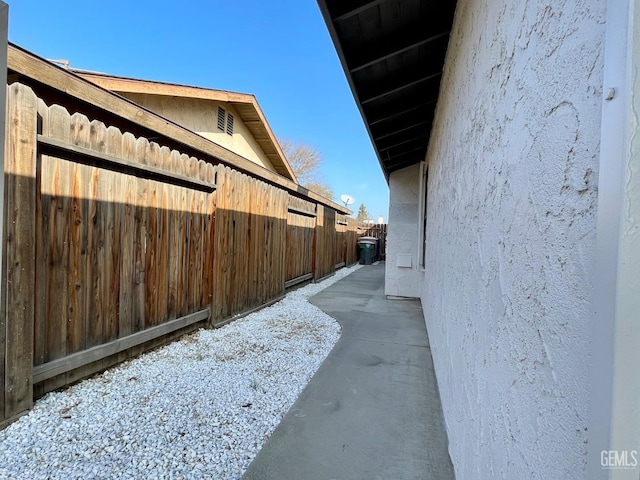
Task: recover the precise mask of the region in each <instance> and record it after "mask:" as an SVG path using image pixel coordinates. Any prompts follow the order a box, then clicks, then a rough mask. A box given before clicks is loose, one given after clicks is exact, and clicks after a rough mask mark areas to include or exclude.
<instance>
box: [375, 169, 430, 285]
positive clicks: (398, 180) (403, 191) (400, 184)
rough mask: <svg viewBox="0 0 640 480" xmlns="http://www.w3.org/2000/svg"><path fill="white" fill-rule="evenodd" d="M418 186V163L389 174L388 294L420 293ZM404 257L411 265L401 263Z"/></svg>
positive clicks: (386, 270)
mask: <svg viewBox="0 0 640 480" xmlns="http://www.w3.org/2000/svg"><path fill="white" fill-rule="evenodd" d="M419 189H420V166H419V165H413V166H411V167H407V168H404V169H402V170H399V171H396V172H393V173H392V174H391V175H390V176H389V223H388V227H387V248H386V250H387V256H386V262H385V286H384V293H385V294H386V295H393V296H398V297H418V296H419V295H420V280H421V277H420V275H419V271H418V255H417V250H418V212H419V210H420V209H419V197H420V195H419ZM402 257H405V258H404V259H403V258H402ZM398 260H400V262H399V261H398ZM403 260H404V264H405V265H408V264H410V266H408V267H407V266H399V263H400V264H402V263H403Z"/></svg>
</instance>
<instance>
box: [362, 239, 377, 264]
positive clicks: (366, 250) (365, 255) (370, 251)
mask: <svg viewBox="0 0 640 480" xmlns="http://www.w3.org/2000/svg"><path fill="white" fill-rule="evenodd" d="M375 256H376V242H375V239H373V240H371V239H367V238H365V239H360V240H358V259H359V261H360V265H371V264H372V263H373V262H374V259H375Z"/></svg>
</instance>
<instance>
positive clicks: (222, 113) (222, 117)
mask: <svg viewBox="0 0 640 480" xmlns="http://www.w3.org/2000/svg"><path fill="white" fill-rule="evenodd" d="M226 113H227V112H225V111H224V108H222V107H218V130H222V131H223V132H224V123H225V122H224V121H225V114H226Z"/></svg>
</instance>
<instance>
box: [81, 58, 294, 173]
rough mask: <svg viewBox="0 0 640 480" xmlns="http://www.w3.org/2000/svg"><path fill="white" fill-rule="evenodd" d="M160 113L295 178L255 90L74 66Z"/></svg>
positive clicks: (271, 168)
mask: <svg viewBox="0 0 640 480" xmlns="http://www.w3.org/2000/svg"><path fill="white" fill-rule="evenodd" d="M73 72H74V73H76V74H77V75H79V76H81V77H82V78H84V79H86V80H89V81H90V82H93V83H95V84H96V85H98V86H100V87H102V88H105V89H107V90H110V91H112V92H114V93H117V94H119V95H121V96H123V97H125V98H127V99H129V100H131V101H132V102H135V103H137V104H138V105H141V106H143V107H145V108H147V109H149V110H151V111H152V112H154V113H157V114H158V115H160V116H162V117H165V118H168V119H169V120H171V121H173V122H175V123H177V124H179V125H182V126H183V127H185V128H188V129H189V130H191V131H193V132H196V133H198V134H199V135H202V136H203V137H205V138H207V139H209V140H211V141H213V142H215V143H217V144H218V145H221V146H223V147H225V148H227V149H229V150H231V151H232V152H234V153H237V154H238V155H240V156H242V157H244V158H246V159H248V160H251V161H252V162H254V163H256V164H258V165H260V166H262V167H264V168H266V169H268V170H270V171H272V172H276V173H279V174H280V175H282V176H283V177H286V178H288V179H290V180H293V181H296V178H295V174H294V172H293V170H291V167H290V166H289V163H288V162H287V160H286V158H285V156H284V154H283V153H282V150H281V149H280V145H279V144H278V142H277V140H276V138H275V136H274V134H273V132H272V131H271V128H270V127H269V124H268V123H267V120H266V118H265V116H264V114H263V113H262V110H261V109H260V105H258V102H257V101H256V98H255V97H254V96H253V95H249V94H245V93H235V92H226V91H221V90H211V89H208V88H199V87H189V86H185V85H175V84H170V83H163V82H153V81H148V80H138V79H134V78H124V77H116V76H113V75H105V74H102V73H94V72H86V71H82V70H73Z"/></svg>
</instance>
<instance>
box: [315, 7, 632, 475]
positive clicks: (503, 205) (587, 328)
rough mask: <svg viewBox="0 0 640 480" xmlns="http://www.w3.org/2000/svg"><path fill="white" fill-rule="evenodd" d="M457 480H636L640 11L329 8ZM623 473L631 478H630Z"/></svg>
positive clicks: (395, 279)
mask: <svg viewBox="0 0 640 480" xmlns="http://www.w3.org/2000/svg"><path fill="white" fill-rule="evenodd" d="M318 3H319V5H320V8H321V10H322V13H323V15H324V18H325V21H326V23H327V26H328V29H329V31H330V34H331V36H332V38H333V41H334V44H335V46H336V50H337V52H338V55H339V57H340V59H341V62H342V64H343V67H344V70H345V73H346V76H347V79H348V81H349V84H350V86H351V88H352V91H353V93H354V96H355V98H356V102H357V104H358V106H359V108H360V111H361V114H362V117H363V120H364V122H365V124H366V126H367V129H368V131H369V134H370V136H371V139H372V142H373V144H374V147H375V149H376V152H377V154H378V158H379V161H380V164H381V166H382V169H383V171H384V173H385V175H386V177H387V179H388V183H389V188H390V201H391V204H390V208H389V213H390V214H389V227H388V228H389V229H388V238H387V263H386V293H387V294H388V295H390V296H404V297H419V298H420V299H421V300H422V307H423V310H424V316H425V320H426V325H427V330H428V333H429V337H430V343H431V352H432V356H433V360H434V365H435V370H436V376H437V379H438V385H439V390H440V396H441V399H442V404H443V411H444V420H445V424H446V428H447V432H448V437H449V452H450V455H451V459H452V462H453V465H454V468H455V472H456V477H457V478H458V479H474V480H476V479H494V478H506V479H525V478H540V479H552V478H553V479H569V478H571V479H573V478H634V479H637V478H638V474H639V472H640V464H639V463H638V462H640V455H639V454H638V452H639V451H640V413H639V412H640V377H639V376H638V371H640V347H639V345H640V220H638V219H639V218H640V153H639V152H640V139H639V138H638V137H639V136H638V135H637V129H638V128H639V125H638V119H637V111H638V110H639V109H640V105H639V98H640V96H638V95H637V93H636V92H638V91H640V75H638V72H639V71H640V10H638V9H637V8H635V9H634V2H633V1H631V0H618V1H607V0H583V1H577V2H575V1H573V2H570V1H564V0H541V1H537V2H505V1H496V2H493V1H490V2H475V1H472V0H459V1H458V2H457V5H456V2H455V1H448V2H430V1H426V0H425V1H421V0H384V1H368V2H343V1H342V0H319V1H318ZM623 467H626V468H623Z"/></svg>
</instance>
